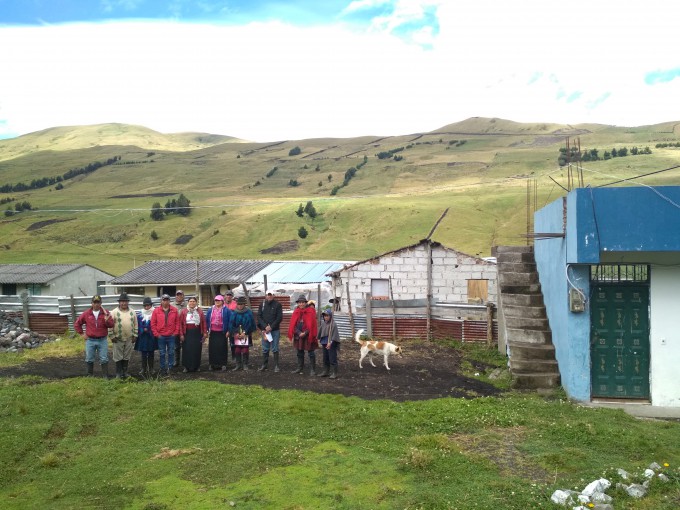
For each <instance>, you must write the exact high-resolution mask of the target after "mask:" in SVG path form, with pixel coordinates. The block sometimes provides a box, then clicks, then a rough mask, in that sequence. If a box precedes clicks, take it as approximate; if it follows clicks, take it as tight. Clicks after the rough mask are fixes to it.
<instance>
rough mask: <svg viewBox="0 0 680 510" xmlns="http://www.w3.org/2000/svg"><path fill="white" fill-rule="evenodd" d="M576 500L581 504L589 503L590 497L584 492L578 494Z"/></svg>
mask: <svg viewBox="0 0 680 510" xmlns="http://www.w3.org/2000/svg"><path fill="white" fill-rule="evenodd" d="M578 502H579V503H581V504H582V505H585V504H586V503H590V498H589V497H588V496H586V495H585V494H579V495H578Z"/></svg>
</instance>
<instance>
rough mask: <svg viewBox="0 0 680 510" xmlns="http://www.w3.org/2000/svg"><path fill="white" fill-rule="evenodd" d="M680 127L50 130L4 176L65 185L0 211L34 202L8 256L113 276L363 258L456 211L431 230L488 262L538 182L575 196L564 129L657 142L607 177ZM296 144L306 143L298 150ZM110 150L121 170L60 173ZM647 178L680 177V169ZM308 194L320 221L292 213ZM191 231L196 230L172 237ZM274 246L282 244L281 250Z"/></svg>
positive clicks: (17, 219) (539, 201) (8, 158)
mask: <svg viewBox="0 0 680 510" xmlns="http://www.w3.org/2000/svg"><path fill="white" fill-rule="evenodd" d="M676 124H677V123H665V124H659V125H655V126H641V127H634V128H629V127H614V126H605V125H595V124H587V125H586V124H584V125H557V124H540V123H535V124H521V123H516V122H512V121H507V120H503V119H489V118H472V119H468V120H466V121H463V122H458V123H455V124H450V125H448V126H444V127H442V128H440V129H438V130H436V131H433V132H430V133H416V134H411V135H404V136H396V137H379V136H368V137H359V138H347V139H332V138H327V139H309V140H296V141H275V142H271V143H253V142H244V141H242V140H239V139H236V138H231V137H223V136H217V135H208V134H197V133H191V134H171V135H164V134H160V133H157V132H155V131H152V130H148V129H146V128H143V127H139V126H126V125H120V124H110V125H108V124H107V125H99V126H84V127H72V128H54V129H48V130H44V131H40V132H37V133H31V134H28V135H25V136H22V137H19V138H16V139H12V140H2V141H0V186H2V185H12V186H16V184H17V183H24V184H30V183H31V181H33V180H40V179H43V178H53V179H56V178H57V177H59V179H60V182H55V183H53V184H52V185H49V186H46V187H43V188H39V189H29V190H23V191H11V192H9V193H0V199H13V200H12V201H10V202H7V203H5V204H2V205H0V210H4V209H6V208H10V209H12V210H15V207H16V204H17V203H23V202H28V203H29V204H30V205H31V206H32V207H33V208H34V209H37V210H32V211H23V212H20V213H16V214H14V215H12V216H6V215H3V216H1V217H0V260H2V262H61V263H66V262H86V263H89V264H92V265H95V266H97V267H99V268H101V269H104V270H107V271H110V272H112V273H114V274H120V273H122V272H125V271H127V270H129V269H131V268H132V267H134V266H135V265H139V264H140V263H141V262H143V261H145V260H149V259H165V258H213V259H216V258H272V259H336V260H356V259H362V258H367V257H370V256H372V255H376V254H380V253H383V252H386V251H389V250H392V249H395V248H399V247H401V246H404V245H406V244H411V243H414V242H417V241H418V240H420V239H422V238H424V237H425V236H426V235H427V234H428V233H429V231H430V229H431V228H432V226H433V225H434V224H435V222H436V221H437V219H438V218H439V217H440V215H441V214H442V213H443V211H444V210H446V209H447V208H449V212H448V214H447V216H446V218H445V219H444V220H443V221H442V223H441V224H440V226H439V227H438V229H437V231H436V233H435V235H434V238H435V239H436V240H437V241H440V242H442V243H444V244H446V245H447V246H450V247H453V248H456V249H458V250H461V251H464V252H467V253H471V254H480V255H482V256H485V255H489V254H490V251H491V246H492V245H496V244H523V243H525V242H526V240H525V237H523V236H524V235H525V234H526V224H527V205H526V204H527V189H528V188H529V189H531V192H530V196H531V205H530V209H531V210H533V208H534V207H538V208H540V207H543V206H544V205H545V204H546V203H548V202H550V201H552V200H555V199H556V198H558V197H559V196H562V195H564V193H565V192H564V190H563V189H562V188H561V187H560V186H559V185H561V186H564V187H566V186H567V169H566V167H562V168H561V167H559V166H558V164H557V158H558V155H559V149H560V147H564V146H565V140H566V138H567V137H569V138H570V141H571V143H572V144H573V143H575V142H576V141H577V139H578V140H580V145H581V149H582V151H586V150H591V149H598V151H599V154H600V156H602V155H603V154H604V152H605V151H611V150H612V149H615V150H617V151H618V150H619V149H620V148H622V147H626V148H627V149H628V150H629V151H630V149H632V148H633V147H638V148H640V149H642V148H644V147H649V148H650V149H651V151H652V154H647V155H636V156H633V155H630V152H629V153H628V156H627V157H614V158H611V159H609V160H606V161H605V160H601V161H590V162H586V163H583V170H584V172H583V173H584V180H585V184H586V185H593V186H596V185H601V184H606V183H609V182H612V181H615V180H618V179H621V178H630V177H633V176H637V175H640V174H644V173H648V172H653V171H657V170H661V169H664V168H669V167H673V166H675V165H678V164H680V148H675V147H666V148H659V149H657V148H655V145H656V144H657V143H662V142H678V141H680V131H679V130H678V128H677V126H676ZM296 147H299V149H300V153H299V154H296V155H291V150H292V149H294V148H296ZM295 152H296V151H293V154H294V153H295ZM386 154H387V156H388V157H384V158H383V159H381V158H380V157H378V156H379V155H381V156H385V155H386ZM112 158H113V159H115V160H116V162H115V163H114V164H107V165H104V166H101V167H99V168H97V169H96V170H94V171H92V172H89V173H82V174H77V175H75V177H73V178H68V179H66V178H63V176H64V175H66V174H67V173H68V172H69V171H72V170H74V169H83V168H86V167H87V166H88V165H91V164H92V163H95V162H105V161H107V160H110V159H112ZM118 158H119V159H118ZM352 168H354V169H355V171H354V175H353V177H351V179H349V180H348V181H347V182H346V185H344V186H343V181H345V178H346V176H347V175H348V170H350V169H352ZM349 173H350V174H351V173H352V172H351V171H350V172H349ZM551 178H552V179H554V181H557V183H559V185H558V184H556V183H555V182H554V181H553V180H552V179H551ZM534 180H535V186H536V195H535V196H536V200H535V202H534V199H533V196H534V192H533V186H534ZM641 182H642V183H644V184H648V185H671V184H678V183H679V182H680V170H672V171H668V172H662V173H658V174H655V175H652V176H649V177H645V178H644V179H641ZM294 184H297V185H294ZM335 187H339V188H337V189H336V192H335V194H332V193H333V189H334V188H335ZM58 188H61V189H58ZM180 193H183V194H184V195H185V196H186V197H187V198H188V199H189V200H190V201H191V206H192V207H195V208H194V209H192V212H191V214H190V215H189V216H188V217H182V216H180V215H175V214H172V215H168V216H167V217H166V218H165V219H164V220H163V221H152V220H151V219H150V214H149V213H150V209H151V206H152V204H153V203H154V202H159V203H160V204H161V205H165V204H166V202H167V201H168V200H172V199H177V198H178V197H179V194H180ZM307 201H312V202H313V205H314V207H315V209H316V211H317V213H318V215H317V216H316V218H313V219H312V218H309V217H308V216H307V215H305V216H304V217H303V218H299V217H298V216H297V215H296V214H295V211H296V210H297V208H298V206H299V205H300V204H301V203H302V205H303V206H304V205H305V204H306V203H307ZM302 226H304V227H305V228H306V229H307V231H308V233H309V235H308V236H307V237H306V238H304V239H301V238H300V237H299V236H298V229H299V228H300V227H302ZM152 231H155V233H156V235H157V239H156V240H153V239H152V238H151V234H152ZM181 236H184V239H185V240H186V239H187V238H188V237H189V236H191V237H190V240H189V241H188V242H186V244H175V242H176V240H178V238H180V237H181ZM296 244H297V247H296ZM275 247H279V248H281V247H284V248H281V249H280V250H275V251H274V252H271V251H269V249H271V248H275ZM263 250H265V252H264V253H263ZM277 251H278V252H277Z"/></svg>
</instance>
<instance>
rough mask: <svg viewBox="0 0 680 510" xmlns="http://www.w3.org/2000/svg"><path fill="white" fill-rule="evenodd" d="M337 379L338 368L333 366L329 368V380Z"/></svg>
mask: <svg viewBox="0 0 680 510" xmlns="http://www.w3.org/2000/svg"><path fill="white" fill-rule="evenodd" d="M337 378H338V366H337V365H333V366H331V376H330V377H329V379H337Z"/></svg>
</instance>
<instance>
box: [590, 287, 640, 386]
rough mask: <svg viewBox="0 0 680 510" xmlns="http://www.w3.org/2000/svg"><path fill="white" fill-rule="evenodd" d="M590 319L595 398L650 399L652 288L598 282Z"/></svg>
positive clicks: (592, 381) (592, 376) (592, 301)
mask: <svg viewBox="0 0 680 510" xmlns="http://www.w3.org/2000/svg"><path fill="white" fill-rule="evenodd" d="M590 320H591V323H590V340H591V349H590V356H591V358H590V359H591V384H592V396H593V397H615V398H639V399H649V286H647V285H639V284H638V285H636V284H622V283H619V284H610V285H606V284H601V283H596V284H595V286H594V292H593V295H592V300H591V319H590Z"/></svg>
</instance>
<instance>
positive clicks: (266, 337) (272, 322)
mask: <svg viewBox="0 0 680 510" xmlns="http://www.w3.org/2000/svg"><path fill="white" fill-rule="evenodd" d="M282 320H283V307H282V306H281V303H279V302H278V301H277V300H276V299H274V294H272V293H271V292H267V295H266V296H265V298H264V300H263V301H262V302H261V303H260V307H259V309H258V311H257V327H258V328H259V329H260V331H261V332H262V365H261V366H260V368H259V370H260V372H261V371H263V370H267V367H268V365H269V352H270V351H271V352H272V353H273V354H274V372H278V371H279V370H280V369H279V339H280V337H281V331H280V329H279V328H280V327H281V321H282Z"/></svg>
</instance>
